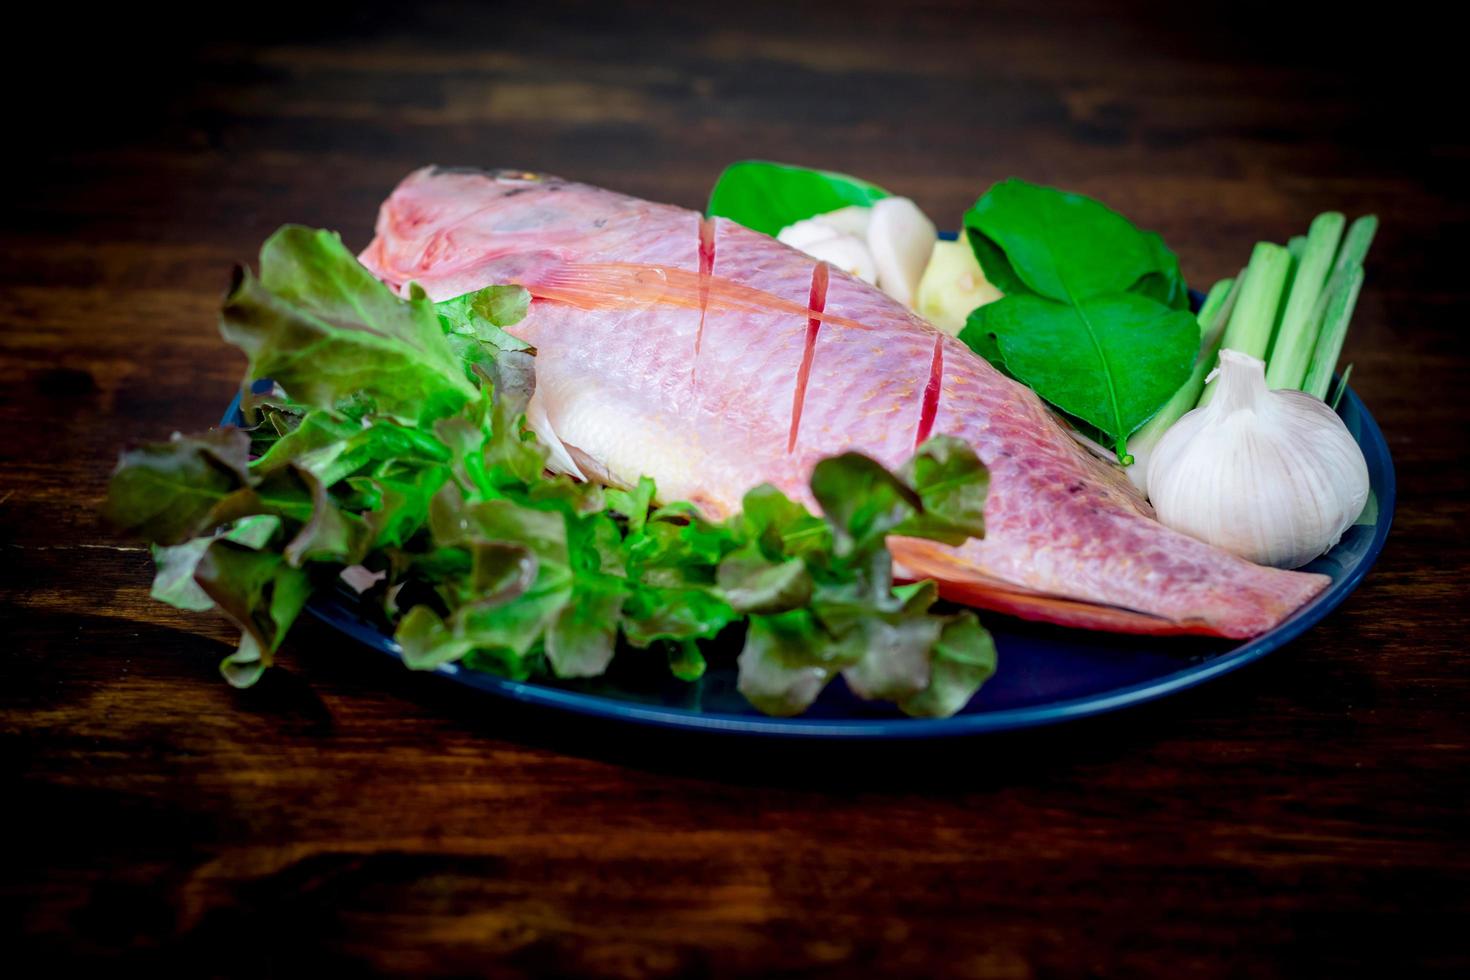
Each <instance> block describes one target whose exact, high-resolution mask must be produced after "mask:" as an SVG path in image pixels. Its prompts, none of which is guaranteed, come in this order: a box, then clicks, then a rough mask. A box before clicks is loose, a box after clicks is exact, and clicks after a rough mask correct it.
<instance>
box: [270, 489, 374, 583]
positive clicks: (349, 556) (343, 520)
mask: <svg viewBox="0 0 1470 980" xmlns="http://www.w3.org/2000/svg"><path fill="white" fill-rule="evenodd" d="M294 472H295V473H296V474H297V475H298V476H299V477H300V478H301V480H302V482H303V483H305V484H306V487H307V489H308V490H309V491H310V493H311V500H312V511H311V517H310V518H309V519H308V520H307V521H306V522H305V523H303V524H302V525H301V529H300V530H299V531H297V532H296V536H295V537H294V538H292V539H291V541H290V542H289V543H288V544H287V545H286V547H285V550H284V551H283V552H282V553H283V554H284V555H285V558H286V560H287V561H288V562H290V563H291V564H292V565H295V566H296V567H298V568H299V567H301V566H302V565H304V564H306V563H307V562H309V561H325V562H335V563H337V564H339V565H355V564H357V563H358V562H360V561H362V559H363V558H364V557H365V556H366V555H367V550H368V546H369V545H370V544H371V543H372V539H373V531H372V528H371V527H369V526H368V523H367V522H366V521H364V520H363V519H362V518H361V517H359V516H358V515H356V514H352V513H348V512H346V511H344V510H342V509H341V508H340V507H338V506H337V502H336V501H335V500H334V499H332V496H331V494H329V493H328V492H327V488H326V485H325V484H323V482H322V481H321V480H320V479H318V478H317V476H316V475H315V474H314V473H312V472H311V471H310V470H307V469H302V468H299V467H296V468H294Z"/></svg>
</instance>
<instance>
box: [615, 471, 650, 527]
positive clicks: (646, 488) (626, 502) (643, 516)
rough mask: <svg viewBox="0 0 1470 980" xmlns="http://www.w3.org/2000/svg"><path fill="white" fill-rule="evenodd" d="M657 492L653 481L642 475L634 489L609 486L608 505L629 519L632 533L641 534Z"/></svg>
mask: <svg viewBox="0 0 1470 980" xmlns="http://www.w3.org/2000/svg"><path fill="white" fill-rule="evenodd" d="M657 493H658V490H657V488H656V487H655V486H654V483H653V481H652V480H650V479H649V478H648V477H646V476H645V477H641V478H639V480H638V485H637V486H636V487H634V488H633V489H632V490H621V489H617V488H609V489H608V490H607V493H606V499H607V506H608V509H609V510H612V511H615V512H616V513H619V514H622V515H623V517H625V518H626V519H627V521H628V533H629V534H630V535H637V534H641V533H643V526H644V524H645V523H647V521H648V510H649V508H650V507H652V506H653V498H654V497H655V496H656V495H657Z"/></svg>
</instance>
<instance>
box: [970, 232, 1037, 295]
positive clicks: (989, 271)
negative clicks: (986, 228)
mask: <svg viewBox="0 0 1470 980" xmlns="http://www.w3.org/2000/svg"><path fill="white" fill-rule="evenodd" d="M967 217H968V216H967ZM965 241H967V242H969V243H970V250H971V251H973V252H974V253H975V258H976V259H977V260H978V261H979V263H980V269H981V271H982V272H984V273H985V278H986V280H987V281H988V282H989V283H990V284H991V285H992V286H994V287H995V288H996V289H999V290H1000V291H1001V292H1002V293H1004V294H1005V295H1007V296H1024V295H1026V294H1027V293H1029V292H1031V287H1030V286H1028V285H1026V283H1025V281H1024V280H1023V279H1022V278H1021V277H1020V276H1019V275H1017V274H1016V270H1015V267H1014V266H1012V265H1011V260H1010V259H1009V258H1007V256H1006V253H1005V251H1004V250H1003V249H1002V248H1001V247H1000V246H999V245H997V244H996V243H995V242H993V241H991V240H990V239H989V238H986V237H985V235H984V234H983V233H982V232H981V231H979V230H978V228H972V227H969V226H968V222H967V225H966V228H965Z"/></svg>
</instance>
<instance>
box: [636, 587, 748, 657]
mask: <svg viewBox="0 0 1470 980" xmlns="http://www.w3.org/2000/svg"><path fill="white" fill-rule="evenodd" d="M738 618H739V616H738V615H737V614H736V612H735V610H734V609H733V608H731V606H730V604H729V603H728V602H726V601H725V600H724V598H722V597H721V596H719V595H717V594H716V593H715V592H714V591H713V590H711V589H709V588H700V587H687V588H678V587H668V588H664V587H658V588H655V587H648V586H644V587H641V588H635V590H634V591H633V594H632V595H630V596H629V597H628V599H627V600H626V601H625V602H624V604H623V631H624V633H625V634H626V635H627V637H628V642H630V643H632V644H633V645H634V646H637V647H647V646H652V645H653V644H654V643H655V642H657V641H659V640H692V639H711V638H713V637H714V636H716V635H717V634H719V632H720V631H721V630H723V629H724V628H725V627H726V626H728V625H730V624H731V623H732V622H734V621H735V620H736V619H738Z"/></svg>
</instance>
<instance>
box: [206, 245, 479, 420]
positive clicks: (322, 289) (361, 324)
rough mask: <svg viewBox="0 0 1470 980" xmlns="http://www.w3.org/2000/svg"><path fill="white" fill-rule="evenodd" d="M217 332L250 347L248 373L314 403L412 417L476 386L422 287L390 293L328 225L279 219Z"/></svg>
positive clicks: (462, 398)
mask: <svg viewBox="0 0 1470 980" xmlns="http://www.w3.org/2000/svg"><path fill="white" fill-rule="evenodd" d="M220 332H221V333H222V334H223V336H224V338H225V339H226V340H227V341H229V342H230V343H232V344H234V345H235V346H237V347H239V348H240V349H241V350H243V351H244V352H245V354H246V356H247V357H249V359H250V368H249V377H250V378H272V379H274V380H275V381H276V383H278V384H279V385H281V387H283V388H284V389H285V390H286V391H287V392H289V393H290V395H291V397H292V399H294V400H295V401H297V402H300V403H302V404H305V405H310V406H313V407H316V408H334V407H338V406H339V405H340V404H341V403H342V402H343V401H344V400H347V399H359V400H366V402H367V403H369V404H371V405H372V406H373V407H374V410H375V411H377V412H379V413H381V414H383V415H387V416H389V417H391V418H394V419H396V420H398V421H401V422H405V423H408V424H413V423H416V422H417V421H419V420H420V419H432V418H439V417H443V416H446V415H452V414H453V413H455V412H456V411H458V410H459V409H460V408H461V407H463V406H464V405H465V404H466V403H467V402H469V401H470V400H472V399H474V398H475V397H476V396H477V391H476V389H475V386H474V385H473V383H471V382H470V381H469V380H468V379H467V378H465V376H464V373H463V371H462V370H461V369H460V366H459V362H458V361H457V359H456V358H455V356H454V353H453V351H452V350H451V349H450V347H449V344H448V343H447V342H446V341H445V339H444V333H443V331H442V330H441V328H440V326H439V318H438V316H437V315H436V314H435V312H434V306H433V304H432V303H430V302H429V300H428V299H427V298H426V297H425V296H424V295H423V293H422V291H421V290H419V291H416V292H415V293H414V294H413V295H412V296H411V297H410V298H409V299H408V300H403V299H400V298H399V297H397V296H395V295H393V293H392V291H390V290H389V289H388V287H387V286H385V285H383V284H382V283H381V282H379V281H378V280H377V279H375V278H373V275H372V273H370V272H368V271H367V269H365V268H363V267H362V265H361V264H359V263H358V261H357V260H356V259H355V258H354V257H353V256H352V254H351V253H350V252H348V251H347V249H346V248H345V247H343V245H342V242H341V240H340V239H339V238H338V237H337V236H336V235H334V234H331V233H329V232H324V231H312V230H310V229H307V228H302V227H300V226H296V225H287V226H286V227H284V228H282V229H281V230H280V231H278V232H276V233H275V234H274V235H272V236H271V237H270V239H269V240H267V241H266V243H265V245H264V247H263V248H262V249H261V253H260V278H259V279H257V278H256V277H255V276H253V275H252V274H251V273H250V272H249V271H248V270H241V271H239V272H238V274H237V276H236V282H235V286H234V288H233V289H232V290H231V291H230V294H229V295H228V296H227V297H226V298H225V306H224V311H223V313H222V315H221V320H220Z"/></svg>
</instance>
